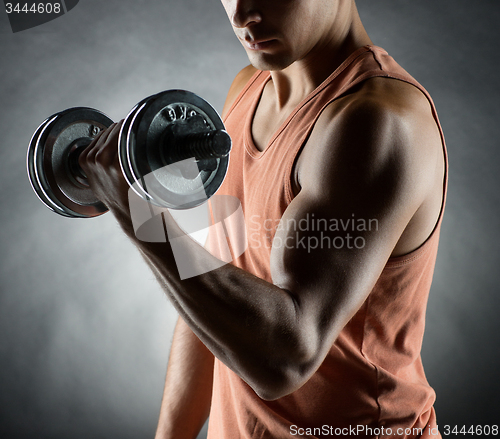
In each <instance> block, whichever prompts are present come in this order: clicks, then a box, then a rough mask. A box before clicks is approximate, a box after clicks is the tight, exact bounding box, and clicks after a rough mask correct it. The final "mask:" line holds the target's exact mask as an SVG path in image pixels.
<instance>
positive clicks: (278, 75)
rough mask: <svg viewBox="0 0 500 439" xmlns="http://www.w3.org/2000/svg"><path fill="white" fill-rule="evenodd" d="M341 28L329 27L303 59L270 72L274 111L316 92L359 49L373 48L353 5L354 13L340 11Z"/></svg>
mask: <svg viewBox="0 0 500 439" xmlns="http://www.w3.org/2000/svg"><path fill="white" fill-rule="evenodd" d="M341 13H342V14H346V15H347V18H346V15H344V17H342V16H339V21H340V20H343V23H344V26H343V28H342V27H341V26H338V25H337V26H332V32H331V34H330V35H328V36H327V38H325V41H324V42H322V43H321V44H320V45H318V47H315V48H314V50H312V51H311V52H310V53H309V54H308V55H307V56H306V57H304V58H303V59H301V60H298V61H295V62H294V63H293V64H291V65H290V66H288V67H286V68H285V69H283V70H274V71H271V79H272V84H271V86H272V87H273V94H274V95H275V98H276V106H277V107H276V109H277V110H278V111H280V110H281V109H283V108H285V107H287V106H289V105H290V106H292V107H293V106H295V105H296V104H297V103H299V102H301V101H302V100H303V99H304V98H305V97H306V96H307V95H308V94H309V93H311V92H312V91H313V90H314V89H316V88H317V87H318V86H319V85H320V84H321V83H322V82H323V81H324V80H325V79H326V78H328V76H330V75H331V74H332V73H333V72H334V71H335V70H336V69H337V68H338V67H339V66H340V65H341V64H342V63H343V62H344V61H345V60H346V59H347V58H348V57H349V55H351V53H353V52H354V51H355V50H357V49H358V48H360V47H362V46H365V45H369V44H373V43H372V41H371V40H370V37H369V36H368V34H367V33H366V31H365V29H364V27H363V24H362V23H361V20H360V18H359V15H358V11H357V9H356V7H355V5H353V9H349V10H346V11H341Z"/></svg>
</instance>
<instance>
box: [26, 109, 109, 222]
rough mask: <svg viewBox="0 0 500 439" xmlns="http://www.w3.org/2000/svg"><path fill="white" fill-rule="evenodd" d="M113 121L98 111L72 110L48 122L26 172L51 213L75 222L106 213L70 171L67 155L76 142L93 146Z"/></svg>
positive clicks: (35, 137) (30, 151) (31, 150)
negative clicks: (98, 136) (76, 219)
mask: <svg viewBox="0 0 500 439" xmlns="http://www.w3.org/2000/svg"><path fill="white" fill-rule="evenodd" d="M112 123H113V121H112V120H111V119H110V118H109V117H107V116H106V115H105V114H104V113H101V112H100V111H98V110H94V109H92V108H85V107H77V108H70V109H68V110H65V111H62V112H60V113H56V114H54V115H52V116H51V117H49V118H48V119H46V120H45V121H44V122H43V123H42V124H41V125H40V126H39V127H38V129H37V130H36V131H35V134H34V135H33V137H32V139H31V142H30V146H29V148H28V157H27V168H28V176H29V180H30V182H31V186H32V187H33V190H34V191H35V193H36V194H37V196H38V198H40V200H41V201H42V202H43V203H44V204H45V205H46V206H47V207H48V208H49V209H51V210H52V211H54V212H56V213H58V214H60V215H63V216H67V217H72V218H75V217H76V218H88V217H93V216H97V215H101V214H103V213H105V212H106V211H107V208H106V206H105V205H104V204H103V203H101V202H100V201H99V200H98V199H97V198H96V197H95V195H94V194H93V192H92V191H91V190H90V188H89V187H88V186H87V185H85V184H84V183H82V181H81V180H80V181H78V180H77V179H75V178H74V176H73V175H72V173H71V172H70V171H69V169H68V160H67V158H68V154H69V152H70V150H71V149H72V146H73V145H74V144H75V142H76V141H77V140H79V141H82V142H90V141H91V140H92V138H93V137H95V136H96V135H97V133H99V132H100V131H101V130H104V129H106V128H108V127H109V126H110V125H111V124H112Z"/></svg>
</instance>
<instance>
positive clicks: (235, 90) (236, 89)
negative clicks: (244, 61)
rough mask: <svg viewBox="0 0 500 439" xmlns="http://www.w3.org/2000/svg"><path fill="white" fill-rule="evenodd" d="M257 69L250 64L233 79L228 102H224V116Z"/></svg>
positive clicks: (227, 98)
mask: <svg viewBox="0 0 500 439" xmlns="http://www.w3.org/2000/svg"><path fill="white" fill-rule="evenodd" d="M256 71H257V69H256V68H255V67H254V66H252V65H248V66H246V67H245V68H243V69H241V70H240V71H239V72H238V74H237V75H236V77H235V78H234V80H233V83H232V84H231V87H229V91H228V93H227V97H226V102H225V103H224V108H223V110H222V118H224V117H225V116H226V113H227V112H228V111H229V109H230V108H231V105H233V103H234V101H235V100H236V98H237V97H238V95H239V94H240V92H241V90H243V87H245V85H246V84H247V83H248V81H249V80H250V78H251V77H252V76H253V75H254V74H255V72H256Z"/></svg>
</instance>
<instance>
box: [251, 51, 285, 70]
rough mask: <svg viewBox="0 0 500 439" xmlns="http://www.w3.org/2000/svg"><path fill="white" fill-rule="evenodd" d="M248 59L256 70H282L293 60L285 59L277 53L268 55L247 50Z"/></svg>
mask: <svg viewBox="0 0 500 439" xmlns="http://www.w3.org/2000/svg"><path fill="white" fill-rule="evenodd" d="M247 55H248V60H249V61H250V64H252V65H253V66H254V67H255V68H256V69H257V70H268V71H276V70H284V69H286V68H287V67H288V66H289V65H291V64H292V63H293V60H292V61H290V60H289V59H285V58H284V57H279V56H277V55H270V54H265V53H260V54H256V53H249V52H248V51H247Z"/></svg>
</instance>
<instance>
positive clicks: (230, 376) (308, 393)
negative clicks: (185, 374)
mask: <svg viewBox="0 0 500 439" xmlns="http://www.w3.org/2000/svg"><path fill="white" fill-rule="evenodd" d="M373 77H387V78H394V79H397V80H401V81H405V82H407V83H410V84H412V85H414V86H415V87H417V88H418V89H420V90H421V91H422V92H423V93H424V94H425V96H426V97H427V98H428V100H429V102H430V104H431V107H432V111H433V115H434V118H435V120H436V124H437V125H438V127H439V130H440V132H441V138H442V143H443V154H444V157H445V161H446V168H445V169H446V171H445V172H446V174H445V179H444V182H443V204H442V209H441V214H440V217H439V220H438V222H437V224H436V227H435V229H434V231H433V232H432V234H431V235H430V236H429V238H428V239H427V240H426V242H425V243H424V244H423V245H422V246H421V247H419V248H418V249H417V250H415V251H413V252H411V253H410V254H408V255H405V256H401V257H395V258H390V259H389V260H388V262H387V264H386V266H385V268H384V269H383V271H382V273H381V275H380V278H379V279H378V281H377V283H376V285H375V287H374V288H373V290H372V291H371V292H370V294H369V295H368V298H367V299H366V301H365V302H364V304H363V305H362V306H361V308H360V309H359V311H358V312H357V313H356V314H355V315H354V316H353V318H352V319H351V320H350V321H349V323H348V324H347V325H346V326H345V327H344V329H343V330H342V331H341V333H340V335H339V337H338V338H337V340H336V341H335V343H334V344H333V346H332V347H331V349H330V351H329V353H328V355H327V357H326V358H325V360H324V362H323V364H322V365H321V366H320V368H319V369H318V370H317V372H316V373H315V374H314V375H313V376H312V377H311V378H310V380H309V381H308V382H307V383H306V384H305V385H304V386H303V387H301V388H300V389H299V390H297V391H295V392H294V393H292V394H290V395H288V396H285V397H283V398H280V399H278V400H276V401H264V400H262V399H260V398H259V397H258V396H257V395H256V394H255V393H254V392H253V390H252V389H251V388H250V387H249V386H248V385H247V384H246V383H245V382H243V381H242V380H241V379H240V378H239V377H238V376H237V375H236V374H235V373H234V372H232V371H231V370H230V369H228V368H227V367H226V366H225V365H224V364H223V363H221V362H220V361H218V360H217V359H216V361H215V368H214V388H213V396H212V410H211V413H210V422H209V433H208V437H209V438H210V439H239V438H241V439H250V438H252V439H264V438H266V439H267V438H279V439H285V438H290V437H294V436H295V437H310V438H314V437H319V438H321V437H327V436H328V435H329V436H330V437H335V436H341V437H342V436H346V437H348V436H356V437H365V438H367V437H369V438H391V437H392V438H396V437H404V438H414V437H420V436H423V437H428V436H430V437H440V435H439V433H438V431H437V425H436V416H435V412H434V408H433V404H434V401H435V393H434V391H433V389H432V388H431V387H430V386H429V384H428V382H427V380H426V377H425V374H424V370H423V367H422V361H421V356H420V350H421V346H422V339H423V335H424V324H425V311H426V305H427V298H428V295H429V290H430V287H431V282H432V275H433V271H434V265H435V260H436V254H437V248H438V240H439V230H440V225H441V220H442V214H443V209H444V204H445V199H446V185H447V169H448V167H447V159H446V148H445V143H444V137H443V133H442V130H441V127H440V125H439V120H438V117H437V114H436V110H435V107H434V104H433V102H432V100H431V98H430V96H429V95H428V93H427V92H426V91H425V90H424V89H423V87H422V86H421V85H420V84H418V83H417V82H416V81H415V80H414V79H413V78H412V77H411V76H410V75H409V74H408V73H406V72H405V71H404V70H403V69H402V68H401V67H400V66H399V65H398V64H397V63H396V62H395V61H394V60H393V59H392V58H391V57H390V56H389V55H388V54H387V52H385V51H384V50H383V49H381V48H379V47H375V46H365V47H362V48H360V49H358V50H357V51H355V52H354V53H352V54H351V55H350V56H349V57H348V58H347V59H346V60H345V61H344V62H343V63H342V65H341V66H340V67H338V68H337V69H336V70H335V71H334V72H333V73H332V74H331V75H330V76H329V77H328V78H327V79H326V80H325V81H324V82H323V83H322V84H321V85H320V86H319V87H318V88H316V89H315V90H314V91H313V92H312V93H311V94H310V95H309V96H307V97H306V98H305V99H304V100H303V101H302V102H301V104H300V105H298V106H297V108H296V109H295V110H294V111H293V112H292V113H291V114H290V116H289V117H288V119H287V120H286V121H285V122H284V123H283V125H282V126H281V127H280V129H279V130H278V131H277V132H276V133H275V135H274V136H273V138H272V139H271V141H270V143H269V145H268V147H267V149H265V150H264V151H263V152H260V151H259V150H258V149H257V148H256V147H255V145H254V144H253V141H252V136H251V122H252V118H253V115H254V112H255V109H256V107H257V104H258V101H259V98H260V96H261V94H262V91H263V88H264V86H265V84H266V83H267V81H268V80H269V79H270V73H269V72H261V71H259V72H257V73H256V74H255V75H254V76H253V77H252V78H251V80H250V81H249V82H248V84H247V85H246V86H245V88H244V89H243V90H242V91H241V93H240V95H239V96H238V98H237V99H236V101H235V103H234V104H233V106H232V107H231V109H230V111H229V112H228V114H227V117H226V120H225V125H226V128H227V130H228V132H229V134H230V135H231V137H232V139H233V151H232V152H231V160H230V166H229V171H228V174H227V177H226V180H225V181H224V183H223V185H222V187H221V189H220V191H219V194H226V195H232V196H235V197H237V198H238V199H239V200H240V202H241V204H242V207H243V212H244V215H245V221H246V225H247V235H250V234H254V233H260V236H257V237H256V236H249V246H248V248H247V250H246V251H245V253H244V254H243V255H242V256H240V257H239V258H238V259H237V260H236V261H235V262H234V264H235V265H236V266H238V267H241V268H243V269H245V270H247V271H249V272H250V273H253V274H254V275H256V276H258V277H260V278H262V279H265V280H267V281H269V282H272V280H271V274H270V251H271V243H272V239H273V236H274V230H271V231H269V230H268V229H269V224H275V225H277V224H278V222H279V219H280V218H281V217H282V215H283V212H284V211H285V209H286V208H287V206H288V205H289V203H290V202H291V200H292V199H293V192H292V187H291V182H292V168H293V164H294V161H295V158H296V156H297V154H298V153H299V151H300V149H301V147H302V146H303V145H304V143H305V141H306V139H307V138H308V136H309V133H310V132H311V130H312V129H313V127H314V124H315V122H316V120H317V119H318V117H319V115H320V114H321V112H322V110H323V109H324V108H325V107H326V106H327V105H328V104H330V103H331V102H332V101H333V100H335V99H337V98H338V97H340V96H342V95H343V94H345V93H346V92H348V91H349V90H350V89H351V88H352V87H354V86H355V85H357V84H359V83H360V82H362V81H364V80H366V79H368V78H373ZM265 219H269V220H270V221H268V222H267V224H266V227H263V224H260V226H261V227H256V225H257V223H258V222H259V221H261V222H262V221H264V220H265ZM256 222H257V223H256ZM255 238H257V240H255ZM257 241H259V242H260V243H261V245H255V244H256V243H257ZM266 243H267V244H268V245H266ZM354 431H356V434H354Z"/></svg>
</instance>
